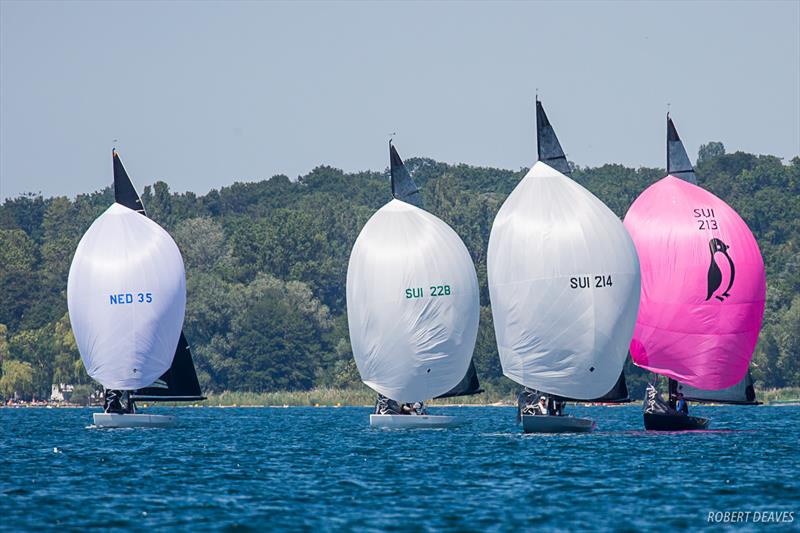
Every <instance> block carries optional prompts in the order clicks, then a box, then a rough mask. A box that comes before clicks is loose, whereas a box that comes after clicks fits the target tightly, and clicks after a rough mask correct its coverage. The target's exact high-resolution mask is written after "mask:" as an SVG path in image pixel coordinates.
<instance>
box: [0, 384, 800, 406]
mask: <svg viewBox="0 0 800 533" xmlns="http://www.w3.org/2000/svg"><path fill="white" fill-rule="evenodd" d="M756 397H757V399H758V400H759V401H761V402H763V403H764V405H771V406H794V405H800V388H798V387H787V388H783V389H771V390H759V391H757V392H756ZM469 400H474V401H469ZM481 400H482V401H481ZM577 403H578V404H579V405H586V406H590V405H593V404H587V403H582V402H577ZM138 405H139V407H141V408H146V407H152V406H154V405H158V404H155V403H152V402H139V403H138ZM161 405H164V406H175V407H219V408H232V407H269V408H288V407H373V406H374V405H375V393H374V392H372V391H371V390H370V389H367V388H366V387H360V388H353V389H337V388H320V389H311V390H307V391H276V392H264V393H253V392H223V393H220V394H214V393H210V394H209V395H208V399H206V400H204V401H202V402H190V403H163V404H161ZM428 405H429V406H431V407H509V406H511V407H513V406H515V405H516V398H515V396H514V395H513V394H511V393H507V392H500V391H496V390H491V389H490V390H488V391H487V392H485V393H483V394H480V395H476V396H471V397H462V398H446V399H441V400H433V401H430V402H428ZM595 405H606V406H616V407H619V406H624V405H641V399H640V398H634V399H633V401H632V402H630V403H628V404H595ZM706 405H714V404H706ZM82 407H100V406H99V405H79V404H72V403H69V402H58V403H57V402H48V403H42V402H35V403H25V402H20V403H17V404H13V405H0V408H6V409H12V408H43V409H53V408H57V409H63V408H82Z"/></svg>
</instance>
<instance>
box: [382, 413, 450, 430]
mask: <svg viewBox="0 0 800 533" xmlns="http://www.w3.org/2000/svg"><path fill="white" fill-rule="evenodd" d="M462 422H463V421H462V419H461V418H460V417H457V416H444V415H369V425H370V426H372V427H374V428H406V429H414V428H450V427H456V426H459V425H461V424H462Z"/></svg>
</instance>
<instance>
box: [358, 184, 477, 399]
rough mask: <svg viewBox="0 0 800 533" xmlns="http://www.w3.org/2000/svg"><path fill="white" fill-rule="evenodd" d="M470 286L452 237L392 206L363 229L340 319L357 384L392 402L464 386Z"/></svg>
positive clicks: (471, 343)
mask: <svg viewBox="0 0 800 533" xmlns="http://www.w3.org/2000/svg"><path fill="white" fill-rule="evenodd" d="M478 317H479V298H478V280H477V276H476V274H475V268H474V266H473V263H472V259H471V257H470V255H469V253H468V252H467V249H466V247H465V246H464V243H463V242H462V241H461V239H460V238H459V237H458V235H456V233H455V232H454V231H453V230H452V229H451V228H450V227H449V226H448V225H447V224H445V223H444V222H442V221H441V220H439V219H438V218H436V217H435V216H434V215H432V214H430V213H428V212H427V211H424V210H422V209H420V208H418V207H415V206H413V205H411V204H408V203H406V202H402V201H400V200H396V199H395V200H392V201H390V202H389V203H388V204H386V205H385V206H383V207H382V208H381V209H379V210H378V211H377V212H376V213H375V214H374V215H373V216H372V217H371V218H370V219H369V221H367V223H366V225H365V226H364V228H363V229H362V230H361V234H360V235H359V236H358V239H357V240H356V242H355V245H354V247H353V251H352V253H351V255H350V264H349V266H348V270H347V318H348V322H349V328H350V341H351V344H352V348H353V355H354V357H355V360H356V365H357V366H358V370H359V372H360V373H361V379H362V380H363V381H364V383H365V384H366V385H368V386H369V387H371V388H372V389H374V390H375V391H377V392H379V393H380V394H383V395H384V396H387V397H389V398H392V399H394V400H396V401H398V402H415V401H422V400H427V399H429V398H433V397H435V396H438V395H440V394H444V393H446V392H448V391H450V390H451V389H452V388H453V387H455V386H456V385H457V384H458V383H459V382H460V381H461V380H462V378H464V376H465V374H466V373H467V369H468V367H469V364H470V361H471V358H472V351H473V349H474V347H475V339H476V337H477V333H478Z"/></svg>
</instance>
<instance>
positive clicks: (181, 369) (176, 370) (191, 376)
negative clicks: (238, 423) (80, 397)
mask: <svg viewBox="0 0 800 533" xmlns="http://www.w3.org/2000/svg"><path fill="white" fill-rule="evenodd" d="M111 154H112V158H113V160H114V201H115V202H116V203H118V204H121V205H124V206H125V207H127V208H129V209H133V210H134V211H136V212H138V213H141V214H142V215H144V216H147V212H146V211H145V208H144V204H143V203H142V199H141V198H139V195H138V194H137V192H136V188H134V186H133V183H132V182H131V180H130V178H129V177H128V173H127V172H125V167H124V166H122V161H121V160H120V158H119V154H117V151H116V150H112V152H111ZM131 399H132V400H149V401H192V400H204V399H205V396H203V395H202V392H201V391H200V383H199V382H198V381H197V372H196V371H195V369H194V363H193V362H192V352H191V350H190V349H189V343H188V342H187V341H186V337H185V336H184V335H183V331H181V336H180V338H179V339H178V346H177V347H176V349H175V356H174V357H173V359H172V366H171V367H170V368H169V369H168V370H167V371H166V372H164V374H162V375H161V377H160V378H158V379H157V380H156V382H155V383H153V384H152V385H151V386H149V387H147V388H144V389H140V390H138V391H135V392H134V393H133V394H131Z"/></svg>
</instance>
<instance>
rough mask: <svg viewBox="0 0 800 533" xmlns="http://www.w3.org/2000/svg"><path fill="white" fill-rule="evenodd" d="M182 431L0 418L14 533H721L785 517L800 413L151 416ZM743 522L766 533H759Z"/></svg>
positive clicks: (797, 491) (798, 489) (794, 481)
mask: <svg viewBox="0 0 800 533" xmlns="http://www.w3.org/2000/svg"><path fill="white" fill-rule="evenodd" d="M149 411H150V412H154V413H163V414H167V413H170V414H175V415H178V416H179V417H180V420H181V426H180V427H178V428H175V429H121V430H99V429H93V428H91V427H88V426H90V421H91V413H92V410H89V409H0V530H7V531H19V530H29V529H36V530H42V531H63V530H65V529H71V530H85V529H89V528H102V529H106V528H112V529H119V530H139V531H143V530H151V531H152V530H175V529H180V530H192V531H233V530H241V531H249V530H263V529H291V530H323V531H332V530H336V531H339V530H356V531H401V530H402V531H405V530H411V531H441V530H446V531H522V530H523V529H524V530H528V531H530V530H535V529H540V530H568V531H575V530H580V531H590V530H596V531H626V530H631V531H633V530H649V529H654V528H658V530H665V531H666V530H668V529H692V530H695V529H700V528H706V527H708V528H710V529H714V530H720V529H729V528H733V527H737V528H738V527H741V526H742V524H737V525H735V526H733V525H728V526H724V525H708V524H707V518H708V513H709V512H712V511H751V512H755V511H759V512H765V511H776V512H782V511H789V512H792V513H793V517H794V522H793V523H790V524H786V523H784V524H778V525H774V524H772V525H770V528H769V529H770V530H772V531H780V530H789V529H793V530H795V531H797V530H798V529H800V527H799V526H800V512H799V511H800V480H799V479H798V475H799V474H800V468H798V463H799V462H800V461H799V460H798V451H799V450H798V440H799V439H798V433H799V432H800V431H799V429H798V428H799V427H800V407H696V408H694V409H693V414H700V415H705V416H710V417H711V418H713V420H714V421H713V426H712V427H713V428H715V431H709V432H688V433H682V434H659V433H648V432H644V431H642V430H641V428H642V415H641V407H640V406H639V405H632V406H626V407H614V408H609V407H594V408H581V407H576V408H572V409H571V411H572V412H573V413H575V414H578V415H584V416H590V417H593V418H595V419H596V420H597V421H598V431H597V432H596V433H594V434H588V435H552V436H534V435H523V434H521V432H520V429H519V427H518V426H516V424H515V423H514V416H515V410H514V409H513V408H507V407H480V408H478V407H464V408H439V409H435V408H434V409H432V410H431V412H432V414H435V413H436V412H439V413H447V414H458V415H463V416H464V417H466V418H467V419H468V420H469V423H468V424H467V425H465V426H464V427H462V428H459V429H454V430H453V429H451V430H416V431H403V430H375V429H370V428H369V427H368V415H369V412H370V410H369V409H367V408H338V409H334V408H288V409H276V408H240V409H216V408H202V409H193V408H176V409H169V408H155V409H151V410H149ZM750 520H751V522H749V523H747V524H744V526H745V527H746V528H753V529H761V528H763V527H764V526H763V524H761V523H758V524H753V523H752V518H751V519H750Z"/></svg>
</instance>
